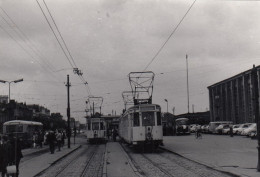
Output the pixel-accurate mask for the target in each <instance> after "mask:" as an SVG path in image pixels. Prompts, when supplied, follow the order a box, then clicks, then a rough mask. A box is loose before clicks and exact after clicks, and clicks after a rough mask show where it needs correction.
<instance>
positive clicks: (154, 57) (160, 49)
mask: <svg viewBox="0 0 260 177" xmlns="http://www.w3.org/2000/svg"><path fill="white" fill-rule="evenodd" d="M196 1H197V0H194V1H193V3H192V4H191V6H190V7H189V9H188V10H187V12H186V13H185V14H184V16H183V17H182V19H181V20H180V22H179V23H178V24H177V26H176V27H175V28H174V29H173V31H172V32H171V34H170V35H169V36H168V38H167V39H166V41H165V42H164V43H163V44H162V46H161V47H160V48H159V50H158V51H157V52H156V53H155V55H154V56H153V58H152V59H151V61H150V62H149V63H148V64H147V65H146V67H145V69H144V71H146V69H147V68H148V67H149V66H150V65H151V64H152V62H153V61H154V60H155V59H156V57H157V56H158V55H159V54H160V52H161V51H162V49H163V48H164V46H165V45H166V44H167V42H168V41H169V40H170V38H171V37H172V36H173V34H174V33H175V32H176V31H177V29H178V28H179V26H180V24H181V23H182V21H183V20H184V19H185V17H186V16H187V15H188V13H189V12H190V10H191V8H192V7H193V5H194V4H195V2H196Z"/></svg>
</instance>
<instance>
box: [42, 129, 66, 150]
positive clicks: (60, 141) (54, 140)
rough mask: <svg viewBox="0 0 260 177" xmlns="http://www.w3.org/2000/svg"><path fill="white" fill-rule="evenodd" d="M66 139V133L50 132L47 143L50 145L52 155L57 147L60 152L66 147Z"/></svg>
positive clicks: (59, 131)
mask: <svg viewBox="0 0 260 177" xmlns="http://www.w3.org/2000/svg"><path fill="white" fill-rule="evenodd" d="M65 138H66V134H65V132H64V131H61V130H56V131H55V132H54V131H49V132H48V134H47V139H46V141H47V143H48V144H49V148H50V152H51V154H54V152H55V146H56V145H57V148H58V151H60V150H61V147H63V145H64V141H65Z"/></svg>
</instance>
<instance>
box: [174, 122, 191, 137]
mask: <svg viewBox="0 0 260 177" xmlns="http://www.w3.org/2000/svg"><path fill="white" fill-rule="evenodd" d="M175 126H176V127H175V130H176V135H180V134H182V135H184V134H190V123H189V119H188V118H178V119H176V120H175Z"/></svg>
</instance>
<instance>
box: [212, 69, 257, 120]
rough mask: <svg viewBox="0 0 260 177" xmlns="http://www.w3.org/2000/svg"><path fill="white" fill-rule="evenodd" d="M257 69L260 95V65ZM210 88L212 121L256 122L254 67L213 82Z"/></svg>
mask: <svg viewBox="0 0 260 177" xmlns="http://www.w3.org/2000/svg"><path fill="white" fill-rule="evenodd" d="M256 69H257V80H258V93H259V95H260V89H259V88H260V87H259V83H260V65H259V66H257V67H256ZM208 90H209V104H210V121H233V123H234V124H238V123H246V122H249V123H253V122H256V119H255V115H254V95H253V77H252V69H250V70H247V71H245V72H242V73H240V74H238V75H235V76H233V77H230V78H228V79H225V80H223V81H221V82H218V83H216V84H213V85H211V86H209V87H208Z"/></svg>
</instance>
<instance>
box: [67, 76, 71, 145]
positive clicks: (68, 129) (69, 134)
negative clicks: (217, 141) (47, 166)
mask: <svg viewBox="0 0 260 177" xmlns="http://www.w3.org/2000/svg"><path fill="white" fill-rule="evenodd" d="M66 86H67V91H68V108H67V116H68V120H67V124H68V127H67V136H68V148H70V136H71V130H70V86H71V85H70V76H69V75H67V84H66Z"/></svg>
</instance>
